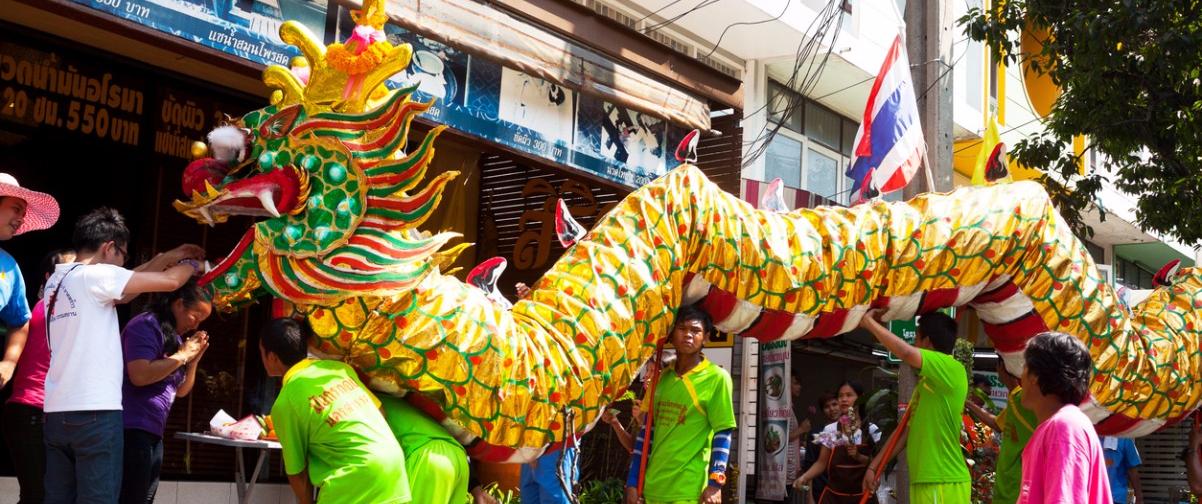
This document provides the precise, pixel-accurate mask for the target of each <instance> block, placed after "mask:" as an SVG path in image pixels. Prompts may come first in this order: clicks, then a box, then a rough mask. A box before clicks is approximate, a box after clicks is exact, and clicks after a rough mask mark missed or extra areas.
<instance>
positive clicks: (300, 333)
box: [259, 317, 313, 367]
mask: <svg viewBox="0 0 1202 504" xmlns="http://www.w3.org/2000/svg"><path fill="white" fill-rule="evenodd" d="M311 334H313V330H312V329H311V328H309V323H308V322H306V321H298V320H296V319H291V318H287V317H281V318H277V319H275V320H272V321H271V322H268V323H267V327H264V328H263V333H262V335H261V336H260V340H259V342H260V344H262V345H263V349H264V350H266V351H268V352H270V353H273V354H275V355H276V356H277V357H279V358H280V361H281V362H283V363H284V365H285V366H289V367H291V366H292V365H293V364H296V363H297V362H300V361H303V360H305V358H306V357H308V356H309V337H310V335H311Z"/></svg>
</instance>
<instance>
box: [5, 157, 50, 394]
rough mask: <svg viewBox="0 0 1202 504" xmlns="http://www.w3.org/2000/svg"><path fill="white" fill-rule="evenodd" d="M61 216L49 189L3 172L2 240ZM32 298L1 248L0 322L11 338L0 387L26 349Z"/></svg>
mask: <svg viewBox="0 0 1202 504" xmlns="http://www.w3.org/2000/svg"><path fill="white" fill-rule="evenodd" d="M57 220H58V202H57V201H55V200H54V197H52V196H50V195H49V194H46V193H40V192H37V191H31V190H29V189H26V188H24V187H21V184H18V183H17V179H16V178H14V177H13V176H12V175H9V174H7V173H0V241H8V240H11V239H12V238H13V237H14V236H17V235H20V234H24V233H28V232H30V231H38V230H41V229H46V228H48V227H50V226H53V225H54V222H55V221H57ZM29 318H30V311H29V300H28V299H27V298H26V296H25V278H24V277H23V276H22V275H21V268H19V267H17V261H16V260H14V259H13V256H11V255H9V253H8V252H6V251H4V250H2V249H0V323H2V324H3V325H4V326H5V327H7V328H8V340H7V341H5V343H4V347H3V355H0V387H3V386H5V385H7V384H8V381H9V380H11V379H12V377H13V371H15V370H16V368H17V360H18V359H20V358H21V351H22V350H24V349H25V340H26V338H27V337H28V334H29Z"/></svg>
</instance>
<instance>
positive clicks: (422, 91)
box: [384, 25, 688, 188]
mask: <svg viewBox="0 0 1202 504" xmlns="http://www.w3.org/2000/svg"><path fill="white" fill-rule="evenodd" d="M384 31H385V33H387V35H388V39H389V41H390V42H392V43H394V44H401V43H408V44H411V45H412V46H413V63H411V64H410V67H409V68H408V69H407V70H406V71H405V72H402V73H400V74H397V75H396V76H394V77H393V78H392V79H391V80H390V81H389V82H388V83H387V84H388V86H390V87H393V88H398V87H402V86H407V85H411V84H414V83H417V84H418V86H419V87H418V92H417V93H416V96H415V98H416V99H419V100H429V99H437V100H436V102H435V104H434V107H432V108H431V109H430V110H429V111H428V112H427V113H426V116H427V117H429V118H430V119H433V120H435V121H438V122H440V123H443V124H446V125H448V126H450V127H452V128H455V129H457V130H459V131H462V132H464V133H467V134H469V135H472V136H476V137H479V138H482V139H484V140H488V141H492V142H496V143H498V144H501V145H504V146H506V147H509V148H511V149H514V150H517V151H520V152H523V153H526V154H530V155H533V156H536V157H539V158H543V159H546V160H549V161H552V162H555V163H558V164H562V165H567V166H569V167H571V168H574V169H577V170H579V171H582V172H585V173H588V174H591V175H594V176H597V177H600V178H602V179H606V180H609V181H612V182H615V183H618V184H620V185H623V186H626V187H631V188H634V187H639V186H641V185H643V184H646V183H647V182H650V181H651V180H653V179H655V178H656V177H658V176H660V175H663V174H664V173H666V172H667V170H668V169H669V168H671V167H675V166H676V164H677V162H676V160H675V158H673V154H674V150H675V145H676V144H678V143H680V141H681V140H682V139H683V138H684V136H685V134H686V133H688V132H687V131H685V130H684V129H683V128H678V127H675V126H673V125H671V124H669V123H668V122H667V121H664V120H662V119H659V118H656V117H652V116H649V115H647V114H642V113H639V112H636V111H633V110H629V109H626V108H624V107H621V106H618V105H615V104H612V103H608V102H606V101H604V100H601V99H600V98H596V97H594V96H592V95H588V94H582V93H578V92H576V91H575V90H572V89H568V88H566V87H563V86H560V85H558V84H555V83H553V82H550V81H547V80H544V79H541V78H538V77H533V76H530V75H526V74H524V73H522V72H519V71H517V70H513V69H511V68H507V67H504V66H502V65H500V64H498V63H496V62H493V61H490V60H487V59H484V58H477V57H473V56H471V55H469V54H466V53H464V52H462V51H459V50H457V49H455V48H452V47H450V46H447V45H445V44H442V43H439V42H437V41H434V40H431V39H428V38H426V37H423V36H421V35H419V34H416V33H413V32H409V31H406V30H404V29H402V28H400V27H397V26H395V25H388V26H385V30H384Z"/></svg>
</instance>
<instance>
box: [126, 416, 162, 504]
mask: <svg viewBox="0 0 1202 504" xmlns="http://www.w3.org/2000/svg"><path fill="white" fill-rule="evenodd" d="M162 468H163V438H162V437H160V436H159V435H157V434H151V433H149V432H146V431H144V430H142V429H125V467H124V469H123V471H122V473H121V474H122V475H121V504H154V494H155V493H157V492H158V491H159V470H160V469H162Z"/></svg>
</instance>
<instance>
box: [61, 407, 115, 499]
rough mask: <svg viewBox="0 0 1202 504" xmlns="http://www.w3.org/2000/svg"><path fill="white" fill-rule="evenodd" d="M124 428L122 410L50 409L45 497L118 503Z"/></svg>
mask: <svg viewBox="0 0 1202 504" xmlns="http://www.w3.org/2000/svg"><path fill="white" fill-rule="evenodd" d="M124 431H125V425H124V422H123V421H122V418H121V411H120V410H111V411H66V412H59V413H46V426H45V429H44V430H43V431H42V432H43V437H44V438H45V439H46V502H47V503H49V504H85V503H86V504H113V503H115V502H117V495H118V494H119V493H120V492H121V464H122V460H123V458H124V456H123V455H122V452H123V451H124V448H125V443H124V440H123V438H124V435H123V434H124Z"/></svg>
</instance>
